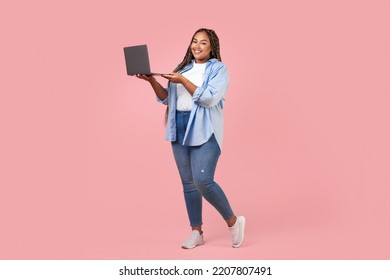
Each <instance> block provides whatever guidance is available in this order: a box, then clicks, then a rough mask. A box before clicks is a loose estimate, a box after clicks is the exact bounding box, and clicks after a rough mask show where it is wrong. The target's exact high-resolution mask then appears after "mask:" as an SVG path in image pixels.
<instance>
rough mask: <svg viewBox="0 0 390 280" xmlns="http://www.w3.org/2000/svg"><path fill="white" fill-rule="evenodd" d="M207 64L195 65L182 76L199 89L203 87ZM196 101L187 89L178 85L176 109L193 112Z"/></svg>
mask: <svg viewBox="0 0 390 280" xmlns="http://www.w3.org/2000/svg"><path fill="white" fill-rule="evenodd" d="M205 69H206V63H195V62H194V66H193V67H192V68H191V69H190V70H188V71H187V72H184V73H183V74H182V75H183V76H184V77H186V78H187V79H188V80H189V81H190V82H191V83H193V84H194V85H196V86H197V87H200V86H202V84H203V80H204V73H205ZM193 104H194V101H192V96H191V94H190V93H189V92H188V91H187V90H186V89H185V87H184V86H183V85H182V84H179V83H178V84H177V103H176V109H177V110H180V111H191V109H192V106H193Z"/></svg>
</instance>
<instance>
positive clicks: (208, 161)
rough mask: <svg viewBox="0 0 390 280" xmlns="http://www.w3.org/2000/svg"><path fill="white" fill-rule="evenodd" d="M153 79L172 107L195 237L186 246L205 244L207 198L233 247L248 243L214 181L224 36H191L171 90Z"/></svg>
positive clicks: (170, 125) (170, 132)
mask: <svg viewBox="0 0 390 280" xmlns="http://www.w3.org/2000/svg"><path fill="white" fill-rule="evenodd" d="M137 77H138V78H140V79H143V80H146V81H148V82H149V83H150V84H151V86H152V88H153V90H154V92H155V94H156V96H157V99H158V101H160V102H161V103H163V104H165V105H168V107H167V115H166V117H167V127H166V139H167V140H169V141H171V143H172V150H173V155H174V158H175V161H176V165H177V168H178V170H179V174H180V177H181V181H182V185H183V190H184V198H185V202H186V207H187V213H188V217H189V220H190V225H191V228H192V234H191V236H190V237H189V238H188V239H187V240H186V241H185V242H184V243H183V245H182V248H184V249H192V248H195V247H196V246H199V245H203V244H204V239H203V231H202V224H203V223H202V197H204V198H205V199H206V200H207V201H208V202H209V203H210V204H211V205H213V206H214V208H215V209H216V210H217V211H218V212H219V213H220V214H221V216H222V217H223V219H224V220H225V221H226V223H227V225H228V227H229V230H230V234H231V238H232V246H233V247H234V248H238V247H240V246H241V244H242V243H243V241H244V228H245V218H244V217H243V216H238V217H236V216H235V215H234V213H233V210H232V208H231V206H230V204H229V201H228V199H227V197H226V195H225V193H224V191H223V190H222V188H221V187H220V186H219V185H218V184H217V183H216V182H215V181H214V174H215V169H216V167H217V163H218V158H219V156H220V154H221V149H222V140H223V110H222V109H223V105H224V100H225V99H224V97H225V94H226V91H227V88H228V85H229V74H228V71H227V68H226V66H225V64H223V63H222V61H221V55H220V48H219V39H218V36H217V34H216V33H215V31H214V30H211V29H206V28H201V29H199V30H197V31H196V32H195V34H194V35H193V36H192V38H191V43H190V45H189V46H188V49H187V52H186V54H185V56H184V59H183V61H182V62H181V63H180V64H179V65H178V66H177V67H176V69H175V70H174V71H173V72H172V73H170V74H167V75H163V77H164V78H166V79H168V80H169V82H168V88H164V87H163V86H161V84H160V83H158V82H157V80H156V79H155V78H154V77H153V76H145V75H137Z"/></svg>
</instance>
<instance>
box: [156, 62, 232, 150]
mask: <svg viewBox="0 0 390 280" xmlns="http://www.w3.org/2000/svg"><path fill="white" fill-rule="evenodd" d="M193 63H194V60H192V63H190V64H189V65H187V66H185V67H184V68H183V69H182V70H180V71H179V72H180V73H184V72H186V71H188V70H189V69H191V68H192V66H193ZM228 86H229V74H228V71H227V68H226V66H225V64H223V63H222V62H220V61H219V60H218V59H216V58H212V59H209V60H208V61H207V62H206V70H205V75H204V80H203V84H202V86H201V87H198V88H197V89H196V90H195V92H194V94H193V96H192V100H193V101H194V106H193V107H192V110H191V114H190V118H189V121H188V125H187V130H186V133H185V136H184V140H183V143H182V144H183V145H187V146H199V145H202V144H204V143H206V142H207V141H208V140H209V139H210V137H211V136H212V135H213V134H214V135H215V139H216V140H217V142H218V145H219V147H220V149H221V150H222V142H223V112H222V109H223V105H224V101H225V99H224V97H225V94H226V91H227V88H228ZM166 90H167V92H168V96H167V98H165V99H164V100H161V99H159V98H157V100H158V101H159V102H161V103H163V104H165V105H169V111H168V120H167V127H166V135H165V139H166V140H168V141H176V98H177V92H176V83H168V88H167V89H166Z"/></svg>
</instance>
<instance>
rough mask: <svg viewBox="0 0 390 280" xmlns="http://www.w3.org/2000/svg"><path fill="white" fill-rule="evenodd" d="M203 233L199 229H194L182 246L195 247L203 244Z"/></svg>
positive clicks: (184, 247) (186, 247)
mask: <svg viewBox="0 0 390 280" xmlns="http://www.w3.org/2000/svg"><path fill="white" fill-rule="evenodd" d="M203 244H204V240H203V234H200V233H199V231H198V230H193V231H192V234H191V236H190V237H189V238H188V239H187V240H186V241H184V243H183V245H181V247H182V248H183V249H193V248H195V247H196V246H199V245H203Z"/></svg>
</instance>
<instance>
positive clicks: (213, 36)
mask: <svg viewBox="0 0 390 280" xmlns="http://www.w3.org/2000/svg"><path fill="white" fill-rule="evenodd" d="M198 32H205V33H206V34H207V36H208V37H209V39H210V45H211V49H212V51H211V53H210V58H216V59H218V60H219V61H222V59H221V53H220V47H219V38H218V36H217V33H215V31H214V30H212V29H207V28H200V29H198V30H196V31H195V33H194V35H193V36H192V38H191V42H190V44H189V46H188V48H187V52H186V55H185V56H184V59H183V61H182V62H181V63H180V64H179V65H178V66H177V67H176V68H175V70H173V72H177V71H179V70H181V69H183V68H184V67H185V66H187V65H188V64H189V63H190V62H191V60H192V59H193V58H194V56H193V55H192V52H191V44H192V40H193V39H194V36H195V35H196V33H198Z"/></svg>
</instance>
